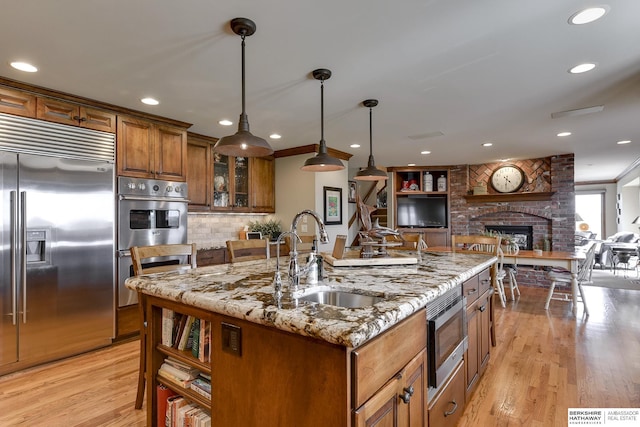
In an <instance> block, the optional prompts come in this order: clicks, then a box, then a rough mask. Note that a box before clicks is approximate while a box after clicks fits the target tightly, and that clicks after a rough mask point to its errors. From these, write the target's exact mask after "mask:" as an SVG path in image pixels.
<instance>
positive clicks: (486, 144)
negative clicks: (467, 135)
mask: <svg viewBox="0 0 640 427" xmlns="http://www.w3.org/2000/svg"><path fill="white" fill-rule="evenodd" d="M482 146H483V147H491V146H493V142H483V143H482Z"/></svg>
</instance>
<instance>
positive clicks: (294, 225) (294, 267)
mask: <svg viewBox="0 0 640 427" xmlns="http://www.w3.org/2000/svg"><path fill="white" fill-rule="evenodd" d="M305 215H309V216H311V217H312V218H313V219H315V221H316V224H318V228H319V234H320V242H321V243H329V235H328V234H327V230H326V229H325V228H324V222H322V220H321V219H320V216H319V215H318V214H317V213H316V212H315V211H312V210H310V209H305V210H303V211H301V212H298V213H297V214H296V216H294V217H293V221H292V222H291V229H290V231H289V233H291V235H292V237H295V238H292V239H291V249H290V252H289V285H290V288H291V289H290V291H291V292H296V291H297V290H298V287H299V286H300V276H301V274H302V273H304V272H303V271H301V270H300V266H299V265H298V241H299V240H300V238H299V237H298V232H297V229H298V221H299V220H300V218H302V217H303V216H305Z"/></svg>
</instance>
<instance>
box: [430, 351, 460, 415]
mask: <svg viewBox="0 0 640 427" xmlns="http://www.w3.org/2000/svg"><path fill="white" fill-rule="evenodd" d="M463 367H464V362H460V364H459V365H458V366H457V367H456V369H455V370H454V372H453V374H452V375H451V376H450V377H449V379H448V380H447V382H446V383H445V384H444V387H443V388H442V389H441V390H440V391H439V392H438V394H437V395H436V396H434V398H433V399H432V401H431V402H430V403H429V426H433V427H455V426H456V424H458V421H460V417H462V413H463V412H464V407H465V391H464V368H463Z"/></svg>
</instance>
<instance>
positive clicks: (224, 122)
mask: <svg viewBox="0 0 640 427" xmlns="http://www.w3.org/2000/svg"><path fill="white" fill-rule="evenodd" d="M218 123H219V124H221V125H222V126H231V125H232V124H233V122H232V121H231V120H227V119H222V120H220V121H219V122H218Z"/></svg>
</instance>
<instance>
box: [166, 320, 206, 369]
mask: <svg viewBox="0 0 640 427" xmlns="http://www.w3.org/2000/svg"><path fill="white" fill-rule="evenodd" d="M210 341H211V322H209V321H205V320H202V319H198V318H196V317H194V316H188V315H186V314H181V313H176V312H174V311H172V310H169V309H165V308H163V309H162V344H163V345H165V346H167V347H173V348H176V349H178V350H183V351H184V350H191V353H192V354H193V357H195V358H197V359H198V360H200V361H201V362H203V363H207V362H210V361H211V349H210V344H209V343H210Z"/></svg>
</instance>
